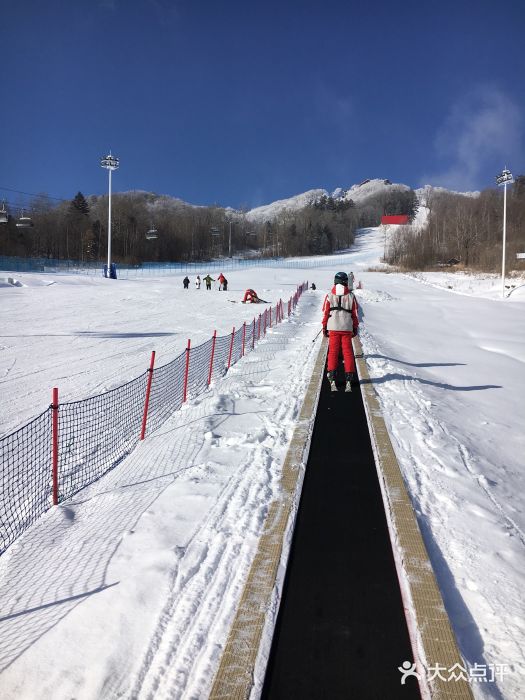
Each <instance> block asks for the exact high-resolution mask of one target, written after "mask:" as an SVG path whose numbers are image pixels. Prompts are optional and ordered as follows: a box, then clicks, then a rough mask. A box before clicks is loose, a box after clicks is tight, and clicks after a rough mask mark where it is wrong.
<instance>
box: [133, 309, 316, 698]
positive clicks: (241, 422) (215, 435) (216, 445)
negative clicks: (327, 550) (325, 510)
mask: <svg viewBox="0 0 525 700" xmlns="http://www.w3.org/2000/svg"><path fill="white" fill-rule="evenodd" d="M296 313H297V315H296V316H292V317H291V318H290V319H289V321H288V322H286V323H283V324H280V325H279V326H277V327H276V328H275V329H273V331H272V332H271V333H269V334H268V336H267V338H266V339H265V340H264V341H263V342H261V343H260V344H259V345H258V347H257V349H256V351H255V352H253V353H249V354H248V355H247V356H246V357H245V358H244V359H243V360H242V361H241V362H240V363H238V364H237V365H236V366H234V367H233V368H232V369H231V370H230V373H229V374H228V376H227V377H226V378H225V379H224V380H223V381H222V383H221V385H220V387H218V393H217V395H216V396H215V397H214V398H211V399H209V398H206V396H203V397H201V398H198V399H196V400H195V401H194V404H195V405H196V406H198V405H199V404H201V403H203V402H207V403H208V405H209V403H210V401H211V402H212V405H211V406H210V405H209V408H208V410H207V411H206V413H207V414H208V415H209V416H210V418H209V419H208V420H207V425H206V431H205V435H204V437H205V442H204V445H203V447H202V451H201V453H200V454H199V456H198V458H199V459H200V460H201V461H202V460H203V459H204V462H205V463H206V465H207V468H208V469H211V470H212V471H213V472H214V473H215V474H216V475H222V476H221V477H220V478H224V479H225V481H224V484H223V486H222V489H221V491H220V494H219V495H218V497H217V498H216V500H215V502H214V504H213V507H212V508H211V509H210V510H209V512H208V513H207V515H206V517H205V519H204V521H203V522H202V523H199V526H198V528H197V529H196V530H195V531H194V533H193V535H192V536H191V538H190V539H189V541H188V542H187V544H186V545H185V546H184V547H180V548H179V549H178V552H177V554H178V560H177V563H176V566H175V567H174V568H173V569H172V571H171V572H170V574H169V581H168V593H167V596H166V599H165V602H164V605H163V607H162V611H161V613H160V615H159V618H158V621H157V623H156V625H155V627H154V631H153V633H152V635H151V638H150V641H149V644H148V647H147V651H146V652H145V654H144V656H143V659H142V661H141V663H140V667H139V669H138V670H137V671H136V673H135V675H134V680H133V681H132V682H131V684H130V685H131V688H130V691H129V697H132V698H155V699H157V698H182V697H206V695H207V693H208V691H209V687H208V685H209V684H210V683H211V682H212V680H213V670H214V668H215V667H216V665H217V664H218V662H219V659H220V654H221V650H222V648H223V645H224V643H225V640H226V636H227V633H228V631H229V625H230V623H231V620H232V619H233V616H234V613H235V610H236V606H237V602H238V599H239V596H240V594H241V592H242V587H243V585H244V582H245V579H246V576H247V574H248V571H249V567H250V564H251V561H252V559H253V556H254V554H255V551H256V546H257V542H258V539H259V535H260V532H261V528H262V525H263V523H264V519H265V516H266V512H267V508H268V505H269V503H270V502H271V500H272V498H273V496H274V493H275V489H276V488H277V486H278V481H279V477H280V469H281V465H282V462H283V460H284V455H285V450H286V447H287V444H288V442H289V440H290V438H291V434H292V431H293V423H294V419H295V418H296V417H297V415H298V413H299V410H300V407H301V400H302V396H303V394H304V390H305V389H306V386H307V382H308V380H309V377H310V374H311V364H313V360H314V359H315V355H316V352H317V347H316V346H314V344H312V342H311V340H312V337H313V335H314V332H313V331H312V327H313V325H314V324H315V326H317V325H318V322H319V320H318V319H317V318H316V319H315V321H313V322H312V323H308V321H306V322H305V320H306V319H308V317H310V316H312V315H313V314H314V313H315V314H317V315H318V314H319V301H318V299H317V298H316V297H309V295H304V296H303V299H302V300H301V304H300V308H298V310H297V312H296ZM303 319H304V320H303ZM291 344H292V345H293V344H295V345H296V349H295V351H293V352H292V353H290V345H291ZM283 351H285V352H283ZM284 361H286V362H284ZM268 391H273V392H278V393H279V394H280V395H281V396H282V401H280V402H279V408H278V410H277V412H276V413H273V414H272V415H268V414H267V413H266V411H265V401H264V397H265V395H267V392H268ZM210 409H211V410H210ZM190 410H191V409H190ZM247 417H248V420H246V418H247ZM223 419H224V420H223ZM166 429H168V430H169V426H165V427H164V428H163V429H162V431H163V432H164V430H166ZM223 448H224V453H223V452H222V449H223ZM232 450H233V451H234V452H236V453H238V461H237V464H236V465H235V466H234V468H233V469H232V468H231V467H229V466H228V465H226V464H225V459H226V458H227V457H228V455H229V456H230V458H231V454H232ZM126 696H128V693H126Z"/></svg>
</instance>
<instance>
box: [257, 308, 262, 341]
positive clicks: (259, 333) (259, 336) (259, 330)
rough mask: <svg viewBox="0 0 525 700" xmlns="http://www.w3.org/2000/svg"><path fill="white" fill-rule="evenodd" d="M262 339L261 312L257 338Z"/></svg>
mask: <svg viewBox="0 0 525 700" xmlns="http://www.w3.org/2000/svg"><path fill="white" fill-rule="evenodd" d="M260 339H261V314H259V323H258V330H257V340H260Z"/></svg>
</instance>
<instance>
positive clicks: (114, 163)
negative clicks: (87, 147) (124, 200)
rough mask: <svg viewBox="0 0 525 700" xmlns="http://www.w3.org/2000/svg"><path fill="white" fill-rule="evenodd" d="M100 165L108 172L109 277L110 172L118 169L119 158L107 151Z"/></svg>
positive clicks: (109, 236)
mask: <svg viewBox="0 0 525 700" xmlns="http://www.w3.org/2000/svg"><path fill="white" fill-rule="evenodd" d="M100 165H101V167H102V168H105V169H106V170H107V171H108V173H109V199H108V269H107V276H108V277H110V270H111V173H112V172H113V170H118V167H119V165H120V162H119V159H118V158H117V156H113V155H111V151H110V152H109V155H107V156H105V157H104V158H101V159H100Z"/></svg>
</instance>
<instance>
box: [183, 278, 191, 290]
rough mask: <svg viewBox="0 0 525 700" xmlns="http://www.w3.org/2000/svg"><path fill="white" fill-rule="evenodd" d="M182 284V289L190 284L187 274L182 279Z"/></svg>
mask: <svg viewBox="0 0 525 700" xmlns="http://www.w3.org/2000/svg"><path fill="white" fill-rule="evenodd" d="M182 284H183V285H184V289H188V287H189V286H190V278H189V277H188V275H186V277H185V278H184V279H183V280H182Z"/></svg>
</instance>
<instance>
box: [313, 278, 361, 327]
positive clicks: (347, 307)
mask: <svg viewBox="0 0 525 700" xmlns="http://www.w3.org/2000/svg"><path fill="white" fill-rule="evenodd" d="M357 309H358V306H357V300H356V298H355V297H354V295H353V294H352V292H351V291H350V290H349V289H348V287H345V286H344V285H342V284H336V285H335V286H334V287H332V291H331V292H329V293H328V294H327V295H326V297H325V300H324V303H323V322H322V323H323V326H325V327H326V328H327V329H328V330H329V331H346V332H351V331H354V332H355V331H357V327H358V326H359V317H358V315H357Z"/></svg>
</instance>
